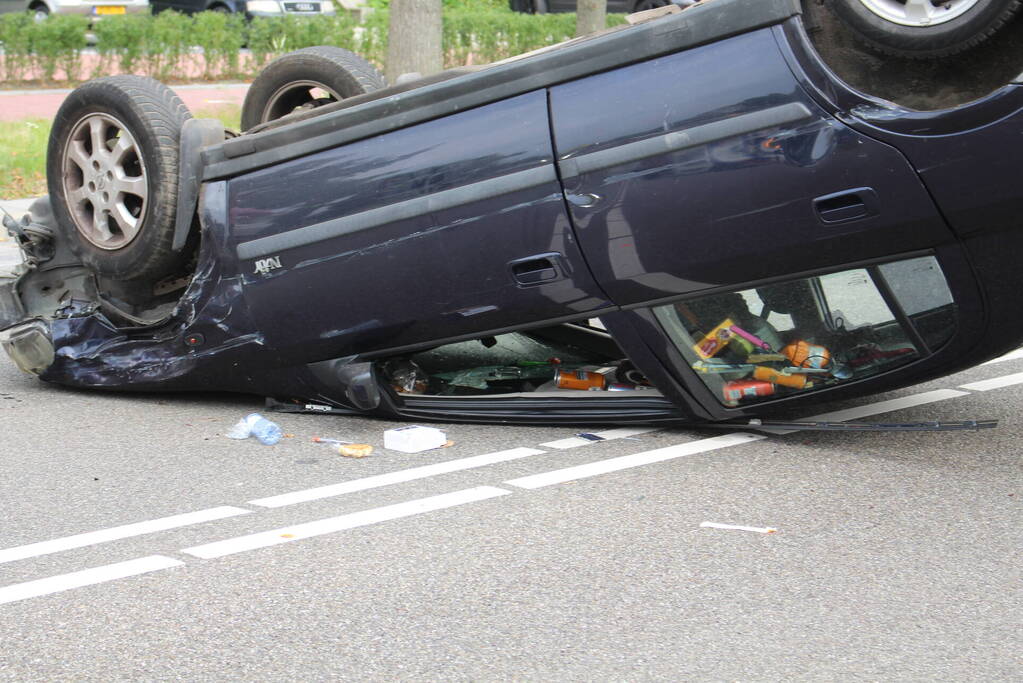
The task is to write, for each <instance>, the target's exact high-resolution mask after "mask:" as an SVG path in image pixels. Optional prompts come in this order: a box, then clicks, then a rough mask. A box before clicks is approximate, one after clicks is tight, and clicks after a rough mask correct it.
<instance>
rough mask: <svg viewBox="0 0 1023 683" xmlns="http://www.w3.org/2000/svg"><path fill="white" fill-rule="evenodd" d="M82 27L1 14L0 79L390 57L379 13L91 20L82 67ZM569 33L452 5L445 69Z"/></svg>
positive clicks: (175, 75) (179, 73) (181, 72)
mask: <svg viewBox="0 0 1023 683" xmlns="http://www.w3.org/2000/svg"><path fill="white" fill-rule="evenodd" d="M88 21H89V20H88V18H87V17H83V16H73V15H54V16H51V17H50V18H48V19H47V20H46V21H43V22H38V23H37V22H35V21H33V19H32V17H31V15H29V14H3V15H0V43H2V46H3V51H4V55H3V58H2V59H0V81H3V82H5V83H17V82H21V81H43V82H47V83H52V82H55V81H57V80H59V81H67V82H76V81H79V80H82V79H86V78H95V77H97V76H102V75H107V74H111V73H136V74H143V75H148V76H152V77H154V78H157V79H160V80H175V79H185V80H191V79H206V80H214V79H228V78H252V77H254V76H255V74H256V73H258V71H259V69H261V68H262V67H263V66H264V65H265V64H266V63H267V62H268V61H269V60H270V59H272V58H273V57H274V56H276V55H278V54H281V53H284V52H288V51H290V50H297V49H299V48H302V47H308V46H310V45H336V46H339V47H345V48H348V49H350V50H352V51H354V52H356V53H358V54H360V55H362V56H363V57H365V58H366V59H368V60H370V61H371V62H373V63H375V64H376V65H377V66H378V67H381V68H382V67H383V62H384V59H385V56H386V54H387V22H388V14H387V11H386V10H378V11H376V12H374V13H372V14H371V15H370V16H369V19H368V20H367V21H366V22H365V23H363V24H358V23H357V22H356V21H355V20H354V19H353V18H352V16H351V15H348V14H344V13H342V14H339V15H337V16H335V17H323V16H321V17H281V18H271V19H261V18H260V19H255V20H253V21H252V22H249V23H247V22H245V21H244V20H243V19H242V17H241V16H239V15H234V14H223V13H219V12H203V13H201V14H196V15H193V16H187V15H183V14H178V13H176V12H170V11H168V12H161V13H160V14H157V15H154V16H150V15H126V16H121V17H106V18H104V19H103V21H99V22H96V24H95V26H93V27H92V31H93V33H94V34H95V36H96V45H95V48H96V51H97V52H98V54H99V57H98V59H96V60H91V61H90V66H88V67H86V66H84V64H83V61H82V54H81V53H82V50H84V49H85V48H86V30H87V28H88ZM623 21H624V17H623V16H621V15H610V16H609V17H608V25H609V26H614V25H617V24H620V23H622V22H623ZM574 32H575V15H574V14H543V15H529V14H521V13H516V12H510V11H507V10H498V9H484V10H482V11H480V10H469V9H465V8H464V7H463V6H461V5H458V6H455V7H452V8H450V9H448V10H446V11H445V13H444V39H443V45H444V55H445V66H447V67H452V66H461V65H464V64H467V63H470V62H471V63H473V64H484V63H488V62H493V61H497V60H499V59H504V58H505V57H510V56H513V55H516V54H521V53H522V52H527V51H529V50H534V49H536V48H539V47H543V46H545V45H550V44H552V43H557V42H560V41H562V40H567V39H569V38H571V37H572V35H573V34H574ZM243 47H244V48H247V50H243Z"/></svg>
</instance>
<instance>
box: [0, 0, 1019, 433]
mask: <svg viewBox="0 0 1023 683" xmlns="http://www.w3.org/2000/svg"><path fill="white" fill-rule="evenodd" d="M638 19H639V20H638V22H637V23H635V24H634V25H630V26H624V27H621V28H618V29H612V30H609V31H606V32H604V33H601V34H598V35H595V36H591V37H587V38H584V39H577V40H575V41H570V42H569V43H566V44H563V45H560V46H557V47H555V48H551V49H547V50H544V51H541V52H539V53H537V54H531V55H525V56H523V57H520V58H516V59H513V60H509V61H507V62H503V63H497V64H493V65H489V66H486V67H482V68H467V69H461V70H453V71H446V72H444V73H442V74H439V75H437V76H433V77H427V78H424V79H419V80H413V81H411V82H408V83H403V84H400V85H396V86H390V87H387V86H386V85H385V84H384V82H383V79H382V78H381V77H380V76H379V74H378V73H377V72H376V71H375V70H374V69H373V68H372V67H371V66H370V65H369V64H367V63H365V62H363V61H361V60H359V59H358V58H357V57H355V56H354V55H351V53H344V52H343V51H338V50H336V49H335V50H331V49H328V48H312V49H310V50H306V51H300V53H299V54H302V55H304V56H303V58H302V59H298V58H293V57H288V59H286V60H285V61H284V62H282V63H283V64H284V67H281V66H280V65H279V64H278V65H277V66H274V65H271V66H270V67H268V69H267V71H266V72H265V73H264V75H263V76H261V77H260V80H258V81H257V82H256V83H255V84H253V87H252V89H251V90H250V97H251V98H253V101H252V102H251V103H250V102H247V103H246V113H245V115H244V118H245V120H244V121H243V123H244V125H245V127H246V128H247V130H246V131H245V132H244V133H242V134H240V135H236V134H232V133H226V132H225V131H224V130H223V129H222V128H221V127H220V124H219V123H217V122H213V121H206V120H197V119H192V118H190V116H189V114H188V112H187V110H186V109H185V107H184V105H182V104H181V102H180V101H179V100H178V99H177V98H176V97H175V96H174V95H173V93H172V92H170V91H169V90H168V89H166V88H164V87H163V86H161V85H160V84H158V83H156V82H154V81H150V80H147V79H142V78H136V77H113V78H108V79H100V80H97V81H92V82H90V83H87V84H85V85H83V86H82V87H80V88H79V89H78V90H76V91H75V92H74V93H72V95H70V96H69V98H68V100H67V101H66V102H65V104H64V106H63V107H62V109H61V112H60V114H59V115H58V118H57V120H56V121H55V123H54V128H53V133H52V136H51V141H50V149H49V155H48V169H47V170H48V182H49V187H50V196H49V199H48V200H41V201H40V202H38V203H37V204H36V206H35V207H34V208H33V212H32V214H31V215H30V216H29V217H27V218H24V219H21V220H17V221H15V220H12V219H8V220H7V225H8V228H9V229H10V230H11V232H12V233H14V234H15V235H16V237H17V239H18V241H19V244H20V245H21V247H22V250H23V253H24V257H25V264H24V265H23V266H20V267H19V268H18V269H17V271H16V272H15V273H14V275H13V276H11V277H7V278H3V279H0V330H2V332H0V343H2V345H3V347H4V348H5V350H6V351H7V353H8V354H9V355H10V356H11V357H12V359H13V360H14V362H16V363H17V364H18V366H19V367H21V368H22V369H23V370H25V371H27V372H30V373H34V374H36V375H38V376H39V377H40V378H41V379H43V380H45V381H48V382H54V383H58V384H64V385H68V386H75V387H91V388H96V389H117V390H126V389H128V390H145V391H154V390H156V391H170V390H175V391H177V390H184V391H196V390H216V391H237V392H246V393H252V394H258V395H262V396H266V397H271V398H273V399H274V400H276V401H277V402H279V403H281V404H284V405H295V406H299V407H306V406H308V407H309V408H310V409H320V410H333V411H338V412H360V413H367V414H376V415H383V416H390V417H401V418H409V419H416V420H452V421H476V422H512V421H521V422H541V423H615V422H617V423H626V422H689V423H695V422H704V423H715V422H736V421H745V420H749V419H750V418H754V417H765V416H767V417H769V416H771V415H778V414H794V413H798V412H800V411H807V412H809V411H811V410H812V409H813V406H816V405H817V404H819V403H820V402H822V401H826V400H831V399H836V398H848V397H853V396H860V395H865V394H871V393H876V392H879V391H884V390H888V389H892V388H896V387H900V386H905V385H907V384H911V383H916V382H920V381H923V380H927V379H931V378H935V377H939V376H942V375H946V374H948V373H951V372H954V371H956V370H959V369H962V368H964V367H967V366H970V365H975V364H977V363H979V362H982V361H984V360H986V359H988V358H991V357H994V356H996V355H998V354H1001V353H1004V352H1006V351H1008V350H1010V349H1012V348H1015V347H1016V346H1018V345H1019V344H1020V342H1021V340H1023V316H1020V315H1019V292H1020V291H1021V290H1023V269H1021V268H1020V267H1019V263H1018V262H1019V254H1021V253H1023V224H1021V218H1020V217H1021V215H1023V184H1021V183H1020V159H1023V136H1021V134H1020V132H1021V130H1023V85H1021V84H1020V83H1007V84H1005V85H1004V86H1003V87H1001V88H999V89H996V90H995V91H994V92H992V93H990V94H989V95H987V96H986V97H983V98H981V99H979V100H976V101H973V102H970V103H968V104H964V105H961V106H957V107H953V108H949V109H944V110H938V111H930V112H920V111H914V110H911V109H905V108H902V107H900V106H898V105H895V104H892V103H891V102H887V101H884V100H881V99H877V98H874V97H871V96H868V95H865V94H863V93H860V92H858V91H856V90H854V89H852V88H851V87H849V86H847V85H846V84H845V83H844V82H843V81H842V80H840V79H839V78H838V77H837V76H836V75H835V74H834V73H833V72H832V71H831V70H830V69H829V67H828V66H826V65H825V64H824V62H822V61H821V59H820V58H819V57H818V55H817V53H816V52H815V50H814V48H813V46H812V45H811V43H810V41H809V39H808V38H807V34H806V32H805V30H804V27H803V24H802V22H801V18H800V9H799V4H798V3H797V2H794V1H793V0H714V1H713V2H706V3H701V4H697V5H695V6H693V7H690V8H688V9H685V10H680V9H679V8H678V7H669V8H664V9H663V10H654V11H653V13H652V15H648V16H640V17H638ZM282 59H283V58H282ZM275 64H277V63H275ZM331 65H333V66H331ZM302 69H307V70H311V71H308V72H303V71H302ZM317 69H319V70H318V71H317ZM331 69H333V72H331ZM310 83H312V84H314V85H317V86H322V87H316V88H310V87H309V86H310Z"/></svg>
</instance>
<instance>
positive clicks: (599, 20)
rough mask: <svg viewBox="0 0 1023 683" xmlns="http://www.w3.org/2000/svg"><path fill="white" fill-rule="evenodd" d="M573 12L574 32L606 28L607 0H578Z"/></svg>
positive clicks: (581, 34)
mask: <svg viewBox="0 0 1023 683" xmlns="http://www.w3.org/2000/svg"><path fill="white" fill-rule="evenodd" d="M576 6H577V8H578V9H576V14H575V34H576V35H577V36H585V35H586V34H588V33H595V32H596V31H603V30H604V29H605V28H607V0H579V2H577V3H576Z"/></svg>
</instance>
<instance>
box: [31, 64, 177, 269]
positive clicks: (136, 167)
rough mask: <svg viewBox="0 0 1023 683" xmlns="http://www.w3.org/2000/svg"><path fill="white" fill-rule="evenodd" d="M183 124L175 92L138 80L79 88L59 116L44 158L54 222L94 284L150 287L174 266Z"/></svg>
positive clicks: (107, 81) (116, 79)
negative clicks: (97, 279)
mask: <svg viewBox="0 0 1023 683" xmlns="http://www.w3.org/2000/svg"><path fill="white" fill-rule="evenodd" d="M190 118H191V114H190V113H189V112H188V108H187V107H186V106H185V105H184V103H183V102H182V101H181V100H180V99H179V98H178V96H177V95H175V94H174V91H172V90H171V89H170V88H168V87H167V86H165V85H163V84H162V83H159V82H158V81H155V80H153V79H151V78H145V77H142V76H111V77H107V78H100V79H97V80H94V81H90V82H88V83H85V84H84V85H82V86H80V87H78V88H76V89H75V90H74V91H73V92H72V93H71V94H70V95H68V97H67V99H65V100H64V103H63V104H62V105H61V107H60V110H59V111H58V112H57V116H56V118H55V119H54V123H53V128H52V130H51V132H50V141H49V147H48V149H47V153H46V176H47V178H46V180H47V185H48V188H49V191H50V196H51V197H52V198H53V201H52V204H53V210H54V214H55V216H56V218H57V222H58V225H59V226H60V229H61V230H62V231H63V232H64V233H65V234H66V235H67V236H68V237H70V238H71V239H69V244H70V245H71V249H72V250H73V251H74V252H75V254H76V255H77V256H78V257H79V258H81V259H82V262H83V263H85V264H87V265H89V266H91V267H92V268H93V269H95V270H96V271H97V272H98V273H100V274H101V275H105V276H108V277H112V278H117V279H119V280H130V281H149V282H155V281H157V280H159V279H161V278H163V277H166V276H167V275H170V274H172V273H174V272H175V271H176V270H177V269H178V268H179V267H180V266H181V259H182V257H181V256H180V255H179V254H177V253H176V252H174V251H173V250H172V249H171V241H172V238H173V233H174V219H175V208H176V206H177V186H178V155H179V151H178V146H179V141H180V136H181V127H182V125H183V124H184V123H185V121H187V120H188V119H190Z"/></svg>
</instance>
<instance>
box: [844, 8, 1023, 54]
mask: <svg viewBox="0 0 1023 683" xmlns="http://www.w3.org/2000/svg"><path fill="white" fill-rule="evenodd" d="M1021 4H1023V2H1021V0H835V1H834V2H830V3H828V6H830V7H831V8H832V10H833V11H834V13H835V14H836V15H837V16H838V18H839V19H841V20H842V22H843V23H844V24H845V25H846V26H848V27H849V28H850V29H851V30H852V31H853V32H854V33H855V34H856V35H857V36H858V37H859V38H860V39H861V40H863V41H864V42H866V43H867V44H868V45H869V46H871V47H873V48H874V49H876V50H878V51H880V52H884V53H886V54H892V55H897V56H900V57H912V58H928V57H943V56H947V55H952V54H956V53H957V52H962V51H963V50H966V49H969V48H971V47H974V46H976V45H979V44H980V43H982V42H984V41H985V40H987V39H988V38H989V37H990V36H991V35H993V34H994V33H995V32H996V31H997V30H998V29H999V28H1001V27H1002V26H1003V25H1004V24H1005V23H1006V22H1007V21H1009V19H1011V18H1012V16H1013V15H1014V14H1015V13H1016V12H1017V11H1018V10H1019V8H1020V6H1021Z"/></svg>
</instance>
